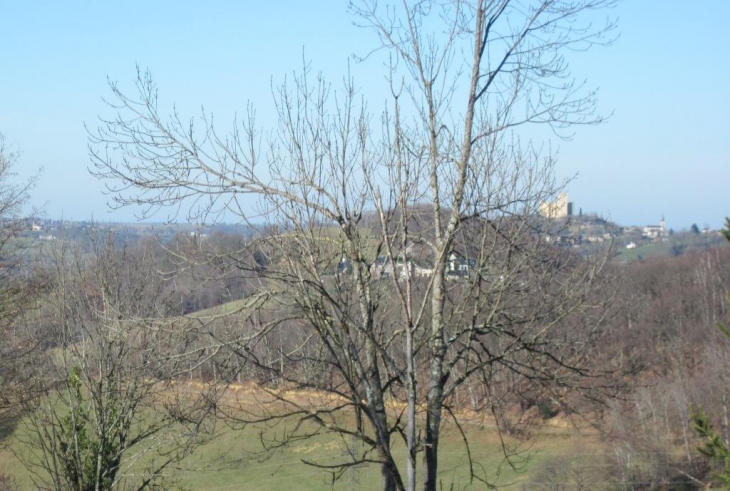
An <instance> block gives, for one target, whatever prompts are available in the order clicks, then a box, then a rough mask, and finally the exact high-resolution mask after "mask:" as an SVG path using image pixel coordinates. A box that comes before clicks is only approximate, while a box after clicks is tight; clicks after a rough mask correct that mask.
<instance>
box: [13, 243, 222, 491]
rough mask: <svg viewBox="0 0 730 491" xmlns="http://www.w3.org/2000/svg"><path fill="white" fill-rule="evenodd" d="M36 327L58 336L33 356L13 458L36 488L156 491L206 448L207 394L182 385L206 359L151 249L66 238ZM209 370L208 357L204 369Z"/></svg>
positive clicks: (53, 263)
mask: <svg viewBox="0 0 730 491" xmlns="http://www.w3.org/2000/svg"><path fill="white" fill-rule="evenodd" d="M58 242H59V243H60V244H59V245H58V247H57V248H56V249H55V251H54V252H53V253H52V255H51V259H52V260H51V263H50V264H49V268H51V269H52V274H50V276H51V277H52V278H53V284H52V288H50V291H49V293H48V294H47V295H46V296H45V297H44V298H43V302H42V304H43V307H42V309H41V310H40V312H38V313H37V314H36V315H35V316H34V318H33V322H35V323H38V324H39V325H42V326H43V327H44V329H45V330H46V331H48V332H51V333H52V335H50V336H49V337H48V338H47V339H46V345H47V346H48V349H46V350H44V351H43V352H42V353H40V354H39V356H36V357H35V358H34V366H35V374H34V375H35V377H34V378H35V379H36V385H37V386H38V389H37V390H35V391H33V392H31V393H28V394H27V395H26V397H25V399H24V401H23V408H24V418H23V421H22V425H23V427H24V430H23V431H21V432H18V434H17V435H16V436H17V438H18V439H19V443H20V446H19V447H18V449H17V451H16V454H17V455H18V456H19V458H20V460H21V461H22V462H23V464H24V465H25V466H26V468H27V469H28V471H29V472H30V473H31V475H32V476H33V480H34V484H35V485H36V487H37V488H38V489H48V490H56V491H60V490H69V489H73V490H78V491H84V490H89V491H90V490H111V489H149V488H154V489H157V487H156V486H159V485H160V483H161V482H162V483H166V484H165V485H166V486H170V479H169V478H170V477H171V476H173V475H174V473H173V472H172V469H170V467H171V466H173V465H175V464H177V463H179V462H180V461H181V460H182V459H183V458H184V457H185V456H186V455H188V454H189V453H190V451H191V450H192V449H193V448H195V446H196V445H197V444H199V443H200V442H201V441H204V440H205V434H204V433H205V432H204V431H201V429H204V428H203V424H204V422H205V417H206V415H207V414H208V412H209V410H210V404H209V403H208V399H207V397H206V394H202V395H201V393H199V392H198V391H196V390H191V389H190V388H188V387H183V386H180V385H179V384H175V383H174V382H175V380H176V379H178V378H180V376H181V375H182V374H184V373H186V372H187V370H189V365H188V360H189V358H190V357H194V358H196V359H198V360H200V359H201V354H202V353H205V350H204V349H201V348H199V347H195V348H192V347H190V345H191V344H192V343H191V342H190V337H191V333H190V332H189V329H188V327H187V325H186V324H185V322H184V321H182V320H180V319H177V318H175V317H174V316H173V315H171V312H174V309H173V307H174V304H171V303H170V302H169V300H170V299H169V295H166V294H165V289H164V282H163V281H162V280H161V278H160V277H159V275H158V274H156V272H155V270H154V268H151V267H150V264H149V261H148V258H147V257H145V255H144V254H143V251H140V250H134V249H129V248H126V247H122V248H119V247H118V246H117V245H115V243H114V239H113V237H112V236H107V237H96V236H94V237H92V245H93V247H92V251H91V254H90V255H83V256H82V255H81V254H79V252H78V251H77V250H74V249H72V248H70V247H69V246H68V244H67V243H66V242H65V241H58ZM201 362H202V361H201Z"/></svg>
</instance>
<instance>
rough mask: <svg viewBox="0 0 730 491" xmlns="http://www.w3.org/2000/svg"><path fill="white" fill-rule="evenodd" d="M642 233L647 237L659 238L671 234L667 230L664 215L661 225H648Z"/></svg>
mask: <svg viewBox="0 0 730 491" xmlns="http://www.w3.org/2000/svg"><path fill="white" fill-rule="evenodd" d="M641 235H642V236H644V237H646V238H647V239H659V238H662V237H666V236H667V235H669V233H668V232H667V223H666V222H665V221H664V217H663V216H662V219H661V221H660V222H659V225H647V226H646V227H644V230H643V231H642V233H641Z"/></svg>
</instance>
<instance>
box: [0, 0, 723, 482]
mask: <svg viewBox="0 0 730 491" xmlns="http://www.w3.org/2000/svg"><path fill="white" fill-rule="evenodd" d="M611 4H612V2H610V1H606V0H558V1H556V0H542V1H537V2H512V1H488V0H475V1H473V2H462V1H454V2H426V1H420V2H410V1H404V2H402V4H398V5H395V6H390V5H381V4H379V3H377V2H373V1H370V0H362V1H355V2H352V4H351V6H350V9H351V12H352V14H353V15H354V18H355V22H356V23H357V24H358V25H360V26H361V27H362V28H363V29H367V30H369V31H371V32H372V34H373V39H374V41H375V45H374V47H373V49H374V51H373V52H372V53H371V55H370V56H380V55H382V54H386V56H385V58H384V59H385V60H386V61H387V62H386V63H385V64H384V68H383V71H384V73H383V75H384V80H386V83H387V85H388V89H389V94H390V97H389V100H388V101H387V103H386V104H385V106H384V107H383V108H382V111H381V108H377V110H375V109H374V108H373V106H372V105H370V104H369V103H368V101H365V100H363V99H362V98H361V96H360V91H359V89H358V85H357V81H356V80H353V79H352V78H350V77H349V76H346V77H345V78H344V79H342V80H341V81H338V82H336V83H334V84H333V83H331V82H329V81H327V80H325V79H324V78H323V77H322V76H321V75H318V74H316V72H314V71H313V70H312V69H311V66H310V65H309V63H307V62H305V63H304V64H303V67H302V69H301V70H300V71H298V72H295V74H294V75H293V77H292V78H289V79H288V80H286V81H284V82H283V83H282V84H281V85H279V86H275V87H274V89H273V91H272V92H273V95H272V97H273V103H274V106H275V108H276V122H275V125H274V127H272V128H262V127H260V126H259V125H258V123H257V121H256V117H255V116H256V108H255V107H254V106H253V105H251V106H249V107H248V108H246V110H245V112H244V114H245V116H244V117H243V118H241V120H239V121H236V122H234V123H233V125H231V126H230V127H222V126H218V122H217V121H216V124H214V123H213V121H214V119H213V117H212V115H208V114H205V113H203V114H200V115H197V116H194V117H193V118H189V117H188V116H185V115H181V114H179V113H177V112H176V111H173V112H171V113H167V112H164V111H163V110H162V109H161V106H162V104H161V103H160V100H161V99H162V98H163V95H164V87H160V88H158V87H157V85H156V83H155V81H154V79H153V77H152V75H151V74H150V73H149V72H146V71H143V70H138V72H137V74H136V78H135V83H134V85H133V86H132V87H131V88H127V86H126V85H125V84H117V83H115V82H112V83H110V87H109V93H108V94H106V99H105V100H107V101H108V105H109V107H107V108H105V111H106V112H104V113H102V116H101V117H100V122H99V124H98V126H95V127H89V128H88V132H89V136H88V138H89V141H88V144H89V156H90V160H91V164H90V166H91V172H92V174H94V175H95V176H96V177H98V178H99V179H101V180H103V181H104V183H105V184H106V186H107V188H108V191H109V193H110V197H111V200H112V203H113V205H114V206H119V207H126V206H135V207H138V208H137V209H140V210H142V213H143V215H145V216H146V217H155V216H159V215H160V214H162V215H163V216H164V217H174V218H176V219H178V220H180V221H183V222H188V223H195V224H199V225H200V228H199V229H198V230H196V231H194V232H179V233H177V234H176V235H174V236H172V237H166V238H164V239H163V238H159V237H153V236H147V237H143V238H137V239H135V240H127V241H125V240H120V238H119V235H118V234H119V231H118V230H117V231H113V230H108V229H105V228H104V227H99V226H98V225H95V224H93V223H92V224H90V225H89V226H88V227H87V228H85V229H84V231H83V234H77V233H72V231H71V230H70V229H68V228H67V229H62V232H61V233H60V234H59V236H58V237H54V240H52V241H47V242H45V243H43V244H40V245H39V243H37V242H36V243H34V242H32V241H31V240H29V239H28V236H27V234H25V235H24V231H25V230H26V229H27V227H28V223H30V222H32V217H27V216H25V215H24V213H21V211H23V208H22V207H23V203H24V202H25V201H26V200H27V197H28V194H29V193H30V192H31V191H32V189H31V188H32V186H31V185H30V184H32V181H31V183H30V184H28V185H15V184H11V183H12V182H14V180H13V179H12V177H13V176H12V170H11V169H12V164H13V163H14V162H13V160H14V158H13V156H11V155H10V154H9V152H7V151H6V150H4V149H2V148H0V278H1V279H2V282H1V283H0V332H1V333H2V336H3V343H2V346H3V347H2V358H1V359H0V378H1V379H2V381H3V388H4V391H3V395H2V397H1V398H0V404H1V407H0V411H1V412H0V416H1V417H2V421H1V422H0V423H1V425H2V427H1V430H2V431H0V443H2V444H3V450H2V452H3V453H2V455H3V456H4V457H3V459H4V461H6V462H10V461H13V462H17V463H18V466H17V467H12V468H11V467H8V469H10V470H5V469H4V468H3V467H1V466H0V490H2V489H9V490H10V489H26V488H28V489H49V490H55V491H61V490H78V491H86V490H112V489H120V490H121V489H140V490H141V489H190V488H191V486H199V485H198V484H195V485H193V484H190V482H192V481H186V479H188V477H190V476H192V477H190V479H194V474H195V472H196V471H195V469H198V470H200V469H202V468H203V466H202V464H201V465H198V464H193V463H192V462H197V460H195V459H197V458H198V456H199V455H201V453H204V454H205V455H209V454H210V453H211V452H212V451H211V450H210V449H211V448H215V449H217V450H215V452H217V453H216V454H215V458H213V459H211V462H212V463H211V464H207V465H209V466H214V467H215V466H218V467H216V468H220V469H230V468H234V467H236V466H238V467H240V468H241V469H244V468H248V467H247V466H249V465H252V464H251V463H252V462H253V463H256V464H258V465H266V462H276V459H277V458H278V457H277V456H280V455H282V454H286V453H287V452H292V451H293V449H297V448H300V445H302V444H307V445H310V446H312V448H321V449H323V450H322V451H314V452H309V453H307V454H306V455H304V454H302V455H298V456H297V458H296V461H297V463H296V465H299V466H301V468H307V469H312V470H313V472H314V471H316V473H317V474H310V475H316V476H317V479H320V476H326V478H327V479H329V480H328V481H326V482H327V484H326V486H325V485H322V488H324V487H327V488H328V489H335V488H336V487H337V486H339V487H340V488H341V489H344V487H345V486H348V487H349V489H354V488H356V487H358V486H359V481H358V478H357V476H358V475H359V474H358V473H359V472H360V470H361V469H372V470H373V472H374V473H375V474H376V475H377V479H375V481H374V482H375V486H376V487H374V488H373V489H383V490H385V491H395V490H399V491H406V490H407V491H415V490H416V489H423V490H424V491H436V490H438V489H456V488H459V489H484V488H485V487H491V486H496V487H499V486H505V487H506V489H525V490H528V489H539V490H573V489H575V490H579V489H581V490H582V489H586V490H587V489H616V490H619V489H620V490H628V489H631V490H691V489H707V488H708V487H709V486H711V485H712V483H720V482H728V481H730V477H728V476H729V475H730V474H728V470H727V467H728V462H730V451H729V450H728V446H729V444H728V442H729V441H730V425H729V424H728V416H727V413H728V395H730V394H729V391H728V388H729V387H728V380H727V377H728V376H730V374H729V373H728V368H727V367H728V363H727V362H728V359H729V358H728V357H730V340H728V339H727V337H728V336H730V331H729V328H728V327H727V322H728V320H730V312H729V311H728V310H729V306H728V295H729V292H730V247H729V246H728V244H726V243H723V244H722V245H719V246H713V247H708V248H695V249H692V248H691V247H690V248H687V249H686V250H685V249H683V250H682V251H680V252H681V254H678V255H676V256H673V257H670V256H667V257H658V258H652V259H651V260H641V261H634V262H630V261H628V262H627V261H623V262H622V261H617V260H616V250H615V248H614V247H612V246H611V245H610V244H608V243H607V244H605V247H603V246H602V247H595V248H591V249H590V250H588V249H576V248H574V247H571V246H569V245H565V244H560V243H555V242H553V241H551V240H548V238H549V236H550V234H553V235H554V234H555V233H556V232H555V231H556V229H559V228H561V227H564V228H565V230H568V229H569V225H570V223H569V222H568V221H562V222H561V221H559V220H555V219H554V218H553V217H550V216H547V217H546V216H544V213H543V214H541V213H540V210H541V205H542V204H544V203H546V202H550V201H552V200H554V199H555V198H556V197H557V196H558V195H559V194H560V193H561V192H563V191H564V190H565V187H566V185H567V182H563V181H560V180H558V179H556V177H555V172H554V171H555V162H556V158H557V157H556V154H555V153H554V152H553V151H552V150H551V147H550V145H547V144H544V143H543V142H539V141H532V140H531V139H530V138H529V135H530V132H529V128H532V127H535V126H539V127H547V128H549V129H550V130H551V131H552V134H553V135H554V136H555V137H557V138H569V137H570V135H571V132H572V131H573V129H574V128H575V127H576V126H578V125H595V124H600V123H602V122H603V121H604V118H603V116H602V115H601V114H599V113H598V112H597V108H596V102H597V92H596V90H594V89H592V88H591V86H590V85H588V84H586V83H580V82H578V81H576V80H578V79H577V78H576V74H574V73H573V72H572V71H571V69H570V66H569V64H568V59H567V58H566V53H567V52H571V51H585V50H594V49H604V48H606V47H607V46H608V45H610V44H611V42H612V41H613V39H615V36H616V31H615V27H616V26H615V24H614V21H613V19H612V18H611V17H610V13H611V12H610V9H607V8H608V7H610V6H611ZM609 49H610V48H609ZM365 58H367V57H365ZM359 61H360V62H362V63H365V62H368V60H367V59H362V60H359ZM109 114H111V115H110V116H109ZM0 143H1V141H0ZM222 222H234V223H236V224H239V225H241V224H242V225H243V226H245V230H246V233H245V234H239V233H228V232H225V231H221V230H218V231H215V232H211V230H212V229H211V228H210V227H211V226H213V225H216V224H220V223H222ZM64 230H67V232H64ZM718 327H719V328H718ZM556 428H562V430H560V431H562V433H560V434H561V435H570V438H578V439H579V441H580V442H582V443H580V445H581V447H579V448H574V449H573V450H572V451H565V449H562V450H559V451H558V450H555V449H553V450H552V451H551V450H549V449H548V450H545V451H543V450H541V452H542V454H543V456H542V457H540V458H536V459H534V460H532V456H534V455H535V454H536V453H535V452H534V451H533V450H534V449H535V448H542V447H540V445H543V444H544V442H545V439H546V438H550V439H551V440H550V441H551V442H553V443H554V442H555V441H557V440H558V438H557V437H555V436H554V433H555V432H556V431H557V430H556ZM485 429H486V430H485ZM482 431H488V432H489V435H490V438H491V440H490V441H491V442H492V443H493V444H494V448H495V449H496V454H497V456H498V459H497V462H498V463H497V464H495V465H492V464H491V463H490V464H486V463H485V460H484V459H483V457H481V455H482V453H481V452H482V447H483V445H484V443H483V441H482V440H483V439H482V438H481V437H479V436H477V435H478V434H479V432H482ZM236 432H239V433H236ZM229 434H241V435H244V434H245V435H248V437H246V439H244V438H240V439H239V440H238V441H236V442H235V443H232V444H230V443H228V444H226V448H225V449H221V448H220V447H216V445H217V442H220V441H223V440H225V438H226V435H229ZM546 435H553V436H546ZM565 438H567V436H566V437H565ZM244 440H246V441H244ZM226 441H227V440H226ZM315 444H316V445H322V446H321V447H315ZM238 445H240V447H239V446H238ZM555 445H557V444H555ZM556 448H557V447H556ZM327 449H329V450H332V449H336V451H335V452H332V451H326V450H327ZM454 456H456V459H458V461H459V465H461V467H460V469H461V471H460V472H461V474H460V475H459V477H458V480H457V478H456V477H455V476H456V474H454V473H451V472H450V471H448V469H449V468H450V467H449V466H452V465H453V464H452V463H450V462H451V460H449V459H453V458H454ZM490 462H491V461H490ZM447 463H448V465H447ZM280 467H284V466H280ZM13 469H23V470H22V471H17V470H13ZM462 471H463V472H462ZM18 472H20V473H23V475H24V476H25V477H24V478H19V477H18ZM506 472H510V473H514V476H515V477H514V478H511V479H512V480H511V482H508V483H505V482H504V481H503V480H500V479H502V478H501V477H500V476H501V475H502V474H503V473H506ZM271 475H272V476H273V475H274V474H271ZM510 475H512V474H510ZM186 476H188V477H186ZM321 482H322V480H320V481H315V485H316V483H321ZM231 485H234V486H236V488H237V489H247V488H246V483H245V482H232V483H231ZM369 485H370V486H371V487H372V483H370V484H369ZM28 486H32V487H28ZM266 487H267V485H266V483H259V486H258V488H259V489H260V488H266ZM308 487H309V488H311V489H314V488H313V487H311V486H308ZM371 487H366V486H364V485H363V489H370V488H371ZM193 489H195V488H193ZM210 489H218V488H213V487H210ZM251 489H254V488H253V487H252V488H251ZM271 489H275V488H271Z"/></svg>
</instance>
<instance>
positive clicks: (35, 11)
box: [0, 0, 730, 230]
mask: <svg viewBox="0 0 730 491" xmlns="http://www.w3.org/2000/svg"><path fill="white" fill-rule="evenodd" d="M315 5H316V7H315ZM346 5H347V2H335V1H327V2H317V3H316V4H307V3H305V2H290V3H288V2H284V3H283V4H282V3H276V4H275V3H262V4H258V3H257V4H245V3H243V2H241V3H240V4H239V3H237V2H221V3H218V4H216V5H208V4H199V3H193V2H191V3H184V4H181V3H179V2H176V3H174V4H173V3H171V2H155V3H150V4H148V3H146V2H131V3H126V4H125V5H124V6H123V7H122V6H120V5H116V4H91V5H82V4H71V5H68V4H61V3H58V4H42V3H40V2H14V3H11V4H9V5H6V6H4V9H3V14H4V15H3V20H2V21H0V26H2V30H3V33H4V40H3V41H4V42H3V43H2V44H1V45H0V66H2V67H3V71H4V73H5V74H6V76H5V77H2V78H0V133H3V134H4V135H5V138H6V144H7V145H8V147H9V148H10V150H12V151H18V152H19V153H20V158H19V161H18V164H19V165H18V166H17V168H16V171H18V173H19V175H20V176H19V177H20V178H21V179H22V178H23V177H27V176H30V175H32V173H33V172H34V171H35V170H37V169H39V168H41V167H43V168H44V172H43V174H42V175H41V178H40V180H39V182H38V185H37V187H36V188H35V189H34V190H33V192H32V204H33V205H35V206H41V205H43V204H45V206H44V212H45V215H46V217H48V218H61V217H62V216H63V217H65V218H67V219H69V220H85V219H89V218H90V217H91V216H92V215H93V216H94V217H96V218H97V219H99V220H100V221H115V222H134V221H135V217H134V212H135V210H133V209H124V210H117V211H114V212H109V211H108V208H107V207H106V201H107V196H104V195H103V189H104V184H103V183H102V182H100V181H98V180H96V179H95V178H94V177H92V176H91V175H89V173H88V172H87V167H88V166H89V159H88V156H87V148H86V145H87V138H86V131H85V129H84V123H86V124H87V125H88V126H89V128H91V129H93V128H94V127H95V126H96V121H97V117H98V116H99V115H101V114H107V115H108V114H109V109H108V107H107V106H106V105H105V104H104V102H103V101H102V98H103V97H107V96H108V95H109V94H110V91H109V88H108V85H107V77H109V79H110V80H112V81H118V82H119V84H120V86H122V87H124V88H130V87H132V82H133V80H134V77H135V75H136V72H135V66H136V65H139V66H140V67H141V69H143V70H145V69H149V70H150V71H151V72H152V73H153V75H154V77H155V80H156V82H157V84H158V86H159V91H160V99H161V101H163V103H164V105H165V107H172V105H173V104H175V105H176V107H177V108H178V110H180V112H181V114H182V115H183V117H196V116H198V115H199V114H200V108H201V105H202V106H204V107H205V110H206V113H213V114H214V115H215V118H216V122H217V124H218V125H219V126H220V127H221V128H223V129H228V128H229V127H230V122H231V121H232V120H233V118H234V117H235V115H236V113H237V112H238V113H239V114H240V113H244V112H245V110H246V103H247V101H251V102H253V103H254V104H255V105H256V106H257V108H258V117H259V119H260V120H261V122H262V124H263V125H266V126H268V123H270V119H269V118H271V108H270V86H271V83H272V82H273V83H277V82H279V81H281V80H282V79H283V78H284V77H285V76H286V75H288V74H291V73H292V71H294V70H297V69H299V68H300V67H301V65H302V59H303V56H304V58H306V59H307V60H309V61H310V63H311V67H312V69H313V70H314V71H315V72H316V71H320V70H321V71H322V72H323V73H324V74H325V75H326V76H328V78H329V79H330V80H331V81H332V82H333V83H338V82H339V81H340V80H341V77H342V76H343V75H344V74H345V73H346V71H347V69H348V56H349V55H351V54H353V53H355V54H359V55H364V54H367V53H368V52H369V51H370V50H371V49H372V48H373V47H375V46H376V40H375V39H374V36H373V35H372V34H371V33H370V32H369V31H367V30H364V29H361V28H358V27H356V26H353V23H352V21H353V19H352V18H351V17H350V16H349V15H348V13H347V11H346ZM606 14H607V15H610V16H617V17H618V18H619V28H618V33H619V34H620V37H619V38H618V39H617V40H616V42H615V43H614V45H613V46H610V47H607V48H600V47H597V48H594V49H592V50H590V51H589V52H587V53H575V54H571V55H570V61H571V66H572V72H573V75H574V76H575V78H576V79H577V80H583V79H584V78H585V79H586V80H587V86H588V87H600V91H599V104H598V108H599V111H600V112H601V113H602V114H611V113H613V115H612V117H611V118H610V119H609V120H608V122H607V123H605V124H601V125H598V126H590V127H576V128H574V129H573V130H572V131H573V132H574V137H573V139H572V140H570V141H563V140H558V139H553V140H552V145H553V148H556V147H557V148H559V149H560V150H559V155H558V165H557V173H558V177H559V178H569V177H571V176H575V175H577V178H576V179H575V180H574V181H572V182H571V183H570V184H569V186H568V188H567V192H568V193H569V195H570V199H571V201H573V202H574V203H575V210H576V212H577V210H578V209H581V208H582V209H583V211H584V212H586V213H587V212H595V213H598V214H600V215H602V216H603V217H605V218H607V219H609V220H612V221H615V222H617V223H619V224H621V225H645V224H653V223H658V222H659V220H660V219H661V218H662V216H664V217H665V218H666V221H667V226H668V227H670V228H674V229H675V230H681V229H686V228H688V227H689V226H690V225H691V224H693V223H696V224H697V225H698V226H700V227H704V226H705V225H709V226H710V227H711V228H715V229H717V228H720V227H722V225H723V223H724V217H725V216H726V215H730V209H728V207H727V204H726V198H725V195H726V191H725V187H726V185H727V184H726V183H728V182H730V157H729V156H730V139H729V138H728V137H727V131H726V124H725V122H724V121H723V119H724V117H725V114H726V113H728V112H730V95H729V92H728V87H730V67H728V65H727V64H726V63H723V62H722V60H723V59H725V58H726V55H725V49H726V47H727V46H730V31H728V30H727V29H725V27H724V19H726V18H727V15H728V14H730V3H727V2H723V1H719V0H715V1H707V2H702V3H699V4H696V5H689V4H687V3H686V2H678V1H671V2H661V3H649V2H621V3H619V4H618V6H617V7H616V8H615V9H613V10H612V11H609V12H607V13H606ZM602 17H605V15H602ZM303 53H304V54H303ZM351 71H352V74H353V76H354V77H355V81H356V84H357V85H358V86H360V87H363V89H362V91H363V94H364V95H366V96H367V97H368V99H369V100H370V106H371V110H372V111H373V112H377V111H378V110H379V108H380V107H381V106H382V101H383V100H384V99H385V97H386V95H385V92H384V91H383V90H382V85H383V80H382V78H383V77H382V70H380V66H379V65H378V64H377V62H376V61H375V60H368V61H365V62H364V63H360V64H358V63H354V62H352V63H351ZM165 218H166V215H164V214H163V215H160V216H158V217H155V218H154V220H153V221H159V222H161V221H164V219H165Z"/></svg>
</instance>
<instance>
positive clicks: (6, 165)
mask: <svg viewBox="0 0 730 491" xmlns="http://www.w3.org/2000/svg"><path fill="white" fill-rule="evenodd" d="M16 163H17V154H14V153H12V152H10V150H9V149H8V148H7V146H6V145H5V139H4V137H3V135H2V134H1V133H0V336H2V337H1V338H0V339H1V342H0V346H1V347H0V381H1V383H2V386H3V391H2V394H0V412H4V411H5V410H6V409H9V410H10V413H11V414H12V413H14V410H15V408H16V403H17V398H16V395H17V393H18V392H19V391H22V390H28V389H29V388H28V387H23V385H24V384H25V383H26V382H27V379H26V377H25V375H26V372H25V370H24V369H23V364H24V363H25V361H26V359H25V358H24V357H23V355H25V354H27V353H28V352H30V351H31V350H32V348H33V347H34V346H35V343H34V342H33V338H32V337H31V336H28V332H27V331H26V329H25V326H23V320H24V314H25V313H26V311H27V310H28V309H30V308H32V307H33V306H34V303H35V301H36V300H37V298H38V293H39V292H40V291H41V290H42V284H43V282H42V280H41V278H40V277H39V276H37V275H36V274H34V271H33V270H32V268H31V267H30V261H26V260H25V259H26V258H27V253H28V252H29V248H28V247H27V246H25V245H24V243H23V242H22V241H21V240H19V235H20V234H21V232H23V231H24V230H27V229H28V228H29V222H30V221H31V220H32V213H30V212H28V210H25V209H24V207H25V205H26V204H27V201H28V198H29V192H30V190H31V189H32V187H33V185H34V184H35V182H36V179H37V176H34V177H31V178H30V179H29V180H28V181H26V182H22V183H18V182H17V181H16V180H15V178H16V175H15V174H14V168H13V167H14V165H15V164H16Z"/></svg>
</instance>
